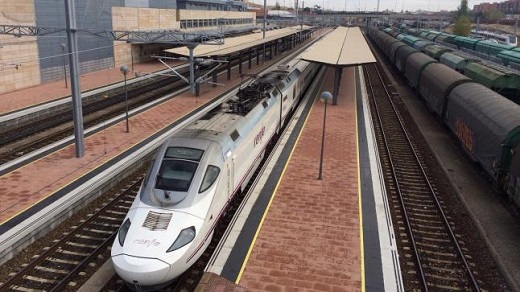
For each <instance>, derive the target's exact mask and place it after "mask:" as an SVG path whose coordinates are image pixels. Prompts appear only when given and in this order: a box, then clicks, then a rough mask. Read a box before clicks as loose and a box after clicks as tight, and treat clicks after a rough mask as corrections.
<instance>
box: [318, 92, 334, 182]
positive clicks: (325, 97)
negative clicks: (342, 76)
mask: <svg viewBox="0 0 520 292" xmlns="http://www.w3.org/2000/svg"><path fill="white" fill-rule="evenodd" d="M331 99H332V94H331V93H330V92H328V91H324V92H322V93H321V95H320V100H321V101H322V102H324V103H325V110H324V111H323V130H322V133H321V153H320V171H319V174H318V179H319V180H321V179H322V177H321V173H322V169H323V149H324V148H325V121H326V119H327V103H328V101H329V100H331Z"/></svg>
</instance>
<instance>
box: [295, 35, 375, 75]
mask: <svg viewBox="0 0 520 292" xmlns="http://www.w3.org/2000/svg"><path fill="white" fill-rule="evenodd" d="M300 58H301V59H303V60H306V61H309V62H315V63H321V64H326V65H331V66H339V67H347V66H355V65H362V64H369V63H376V58H375V57H374V55H373V54H372V51H371V50H370V48H369V47H368V44H367V42H366V40H365V38H364V37H363V34H362V33H361V30H360V29H359V27H342V26H340V27H337V28H336V29H335V30H334V31H332V32H331V33H329V34H328V35H326V36H325V37H324V38H323V39H322V40H320V41H318V42H316V43H315V44H314V45H312V46H311V47H310V48H308V49H307V50H306V51H305V52H303V53H302V55H301V56H300Z"/></svg>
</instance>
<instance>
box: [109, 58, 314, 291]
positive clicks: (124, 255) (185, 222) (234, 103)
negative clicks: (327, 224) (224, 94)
mask: <svg viewBox="0 0 520 292" xmlns="http://www.w3.org/2000/svg"><path fill="white" fill-rule="evenodd" d="M318 70H319V67H318V65H315V64H312V63H309V62H306V61H303V60H298V59H293V60H292V61H290V62H288V63H287V64H285V65H281V66H279V67H278V69H276V70H273V71H271V72H268V73H266V74H264V75H263V76H260V77H259V78H257V79H254V80H253V81H252V82H250V83H249V84H248V85H247V86H245V87H244V88H241V89H239V91H238V93H237V94H236V96H234V97H232V98H231V99H229V100H228V101H227V102H224V103H223V104H221V105H220V106H218V107H217V108H215V109H213V110H212V111H210V112H209V113H208V114H206V115H205V116H204V117H202V118H201V119H199V120H197V121H196V122H193V123H192V124H190V125H188V126H187V127H186V128H184V129H181V130H179V131H178V132H177V133H175V134H173V136H172V137H170V138H169V139H168V140H167V141H166V142H165V143H164V144H163V145H162V147H160V149H159V150H158V153H157V154H156V157H155V160H154V162H153V163H152V166H151V169H150V170H149V172H148V174H147V176H146V178H145V179H144V181H143V183H142V185H141V188H140V190H139V193H138V195H137V196H136V198H135V201H134V202H133V204H132V206H131V207H130V210H129V212H128V214H127V216H126V218H125V219H124V221H123V224H122V225H121V227H120V229H119V231H118V234H117V237H116V239H115V241H114V243H113V247H112V251H111V257H112V261H113V265H114V268H115V270H116V272H117V274H118V275H119V276H120V277H121V278H122V279H123V280H124V281H125V282H126V284H127V285H128V286H130V287H131V288H135V289H138V290H153V289H158V288H160V287H162V286H165V285H167V284H168V283H170V282H171V281H173V280H175V279H176V278H178V277H179V276H180V275H181V274H182V273H183V272H185V271H186V270H187V269H188V268H189V267H190V266H191V265H192V264H193V263H195V261H196V260H197V259H198V258H199V257H200V256H201V255H202V253H203V252H204V250H205V249H206V248H207V246H208V245H209V243H210V242H211V238H212V236H213V232H214V229H215V227H216V225H217V222H218V221H219V219H220V218H221V217H222V216H223V214H224V213H225V212H226V209H227V207H228V206H229V203H230V202H231V200H232V199H233V197H234V196H235V195H236V194H237V193H238V192H239V191H241V190H243V188H244V187H245V186H246V185H247V183H248V181H249V180H250V179H251V177H252V175H253V173H254V170H255V169H256V168H257V167H258V165H259V163H260V161H261V160H262V158H263V156H264V154H265V151H266V146H267V145H268V144H269V143H270V141H271V140H272V138H273V137H274V136H275V134H276V133H277V132H278V131H279V130H280V128H281V127H282V126H283V124H284V123H285V121H286V118H287V116H288V114H289V113H290V112H291V111H292V110H293V109H294V108H295V107H296V105H297V103H298V101H299V100H300V98H301V96H302V94H303V92H304V91H305V89H306V87H307V86H308V84H310V83H311V81H312V79H313V78H314V77H315V75H316V73H317V72H318Z"/></svg>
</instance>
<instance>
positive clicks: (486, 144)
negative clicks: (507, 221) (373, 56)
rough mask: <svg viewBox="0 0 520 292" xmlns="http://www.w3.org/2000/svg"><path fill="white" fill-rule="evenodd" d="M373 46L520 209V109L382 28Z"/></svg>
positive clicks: (373, 36)
mask: <svg viewBox="0 0 520 292" xmlns="http://www.w3.org/2000/svg"><path fill="white" fill-rule="evenodd" d="M367 33H368V35H369V37H370V38H371V39H372V40H373V43H375V44H376V46H377V47H379V49H380V50H381V51H382V52H383V53H384V54H385V55H386V57H387V58H388V59H389V60H390V62H391V63H392V64H393V65H394V66H395V67H396V68H397V69H398V71H400V72H401V73H402V74H403V75H404V77H405V78H406V79H407V81H408V83H409V84H410V86H411V87H412V88H413V89H414V90H415V91H416V92H418V93H419V94H420V96H421V97H422V98H423V99H424V102H425V103H426V105H427V107H428V108H429V109H430V110H431V111H432V112H433V113H434V114H435V115H436V116H437V117H438V118H439V120H440V121H441V122H442V123H443V124H444V125H445V126H446V127H447V128H448V129H449V130H450V131H451V132H452V133H453V134H454V136H455V137H456V139H457V141H458V143H459V145H460V146H461V148H462V149H463V150H464V151H465V152H466V153H467V154H468V156H469V157H470V158H471V159H472V160H473V161H474V162H476V163H478V164H479V165H480V166H481V168H482V169H483V170H484V171H485V173H487V175H488V176H489V177H490V178H491V180H492V181H493V183H494V185H495V186H496V187H497V188H498V189H499V190H500V191H503V192H504V193H506V194H508V196H509V198H510V199H511V200H512V201H513V202H514V204H515V205H516V206H517V207H520V105H518V104H516V103H514V102H512V101H511V100H509V99H507V98H506V97H504V96H502V95H500V94H499V93H497V92H495V91H492V90H491V89H489V88H487V87H485V86H484V85H482V84H480V83H478V82H475V81H473V80H472V79H470V78H468V77H467V76H464V75H462V74H461V73H459V72H457V71H456V70H453V69H452V68H450V67H448V66H446V65H444V64H442V63H440V62H438V61H437V60H435V59H434V58H432V57H430V56H428V55H426V54H424V53H422V52H420V51H418V50H413V48H411V47H409V46H399V45H396V42H397V40H396V39H395V38H394V37H392V36H390V35H388V34H387V33H385V32H382V31H380V30H379V29H377V28H369V29H368V31H367Z"/></svg>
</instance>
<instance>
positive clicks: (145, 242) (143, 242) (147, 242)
mask: <svg viewBox="0 0 520 292" xmlns="http://www.w3.org/2000/svg"><path fill="white" fill-rule="evenodd" d="M134 244H139V245H144V246H146V247H150V246H158V245H159V244H161V243H160V242H159V241H157V240H156V239H155V238H154V239H153V240H149V239H136V240H134Z"/></svg>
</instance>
